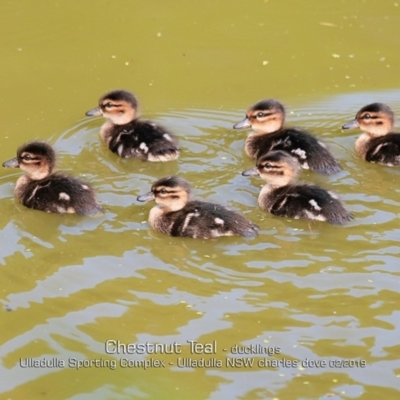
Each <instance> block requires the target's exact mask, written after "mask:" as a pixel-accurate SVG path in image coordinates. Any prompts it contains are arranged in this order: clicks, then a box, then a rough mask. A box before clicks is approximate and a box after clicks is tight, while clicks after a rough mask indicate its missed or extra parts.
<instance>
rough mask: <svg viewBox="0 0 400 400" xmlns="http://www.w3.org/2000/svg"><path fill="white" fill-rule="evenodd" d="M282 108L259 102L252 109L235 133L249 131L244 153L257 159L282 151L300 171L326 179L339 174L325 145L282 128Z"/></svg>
mask: <svg viewBox="0 0 400 400" xmlns="http://www.w3.org/2000/svg"><path fill="white" fill-rule="evenodd" d="M284 121H285V108H284V107H283V105H282V104H281V103H280V102H279V101H277V100H272V99H269V100H261V101H259V102H258V103H256V104H254V105H253V106H251V107H250V108H249V109H248V110H247V113H246V117H245V118H244V119H243V120H242V121H241V122H238V123H237V124H235V125H234V126H233V128H234V129H241V128H250V127H251V128H252V129H253V132H251V133H250V134H249V135H248V136H247V139H246V142H245V152H246V154H247V155H248V156H250V157H252V158H255V159H257V158H260V157H261V156H263V155H265V154H267V153H268V152H270V151H272V150H283V151H286V152H287V153H289V154H290V155H291V156H293V157H296V158H297V159H298V160H299V163H300V165H301V167H302V168H304V169H310V170H312V171H315V172H318V173H320V174H324V175H329V174H334V173H336V172H339V171H340V170H341V166H340V164H339V163H338V162H337V161H336V160H335V158H334V157H333V155H332V153H331V152H330V151H329V150H328V149H327V147H326V145H325V144H324V143H322V142H320V141H319V140H318V139H317V138H316V137H314V136H313V135H311V134H310V133H308V132H305V131H300V130H298V129H294V128H284V127H283V124H284Z"/></svg>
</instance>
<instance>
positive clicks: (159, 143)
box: [86, 90, 180, 161]
mask: <svg viewBox="0 0 400 400" xmlns="http://www.w3.org/2000/svg"><path fill="white" fill-rule="evenodd" d="M86 115H87V116H100V115H102V116H103V117H105V118H108V121H107V122H106V123H104V125H103V126H102V127H101V130H100V136H101V138H102V139H103V140H104V142H105V143H106V145H107V146H108V148H109V149H110V150H111V151H112V152H113V153H116V154H118V155H119V156H120V157H123V158H132V157H136V158H140V159H142V160H147V161H171V160H176V159H177V158H178V157H179V152H180V150H179V148H178V141H177V139H176V138H175V137H174V136H173V135H172V134H171V133H170V132H168V131H167V130H166V129H164V128H163V127H162V126H160V125H157V124H155V123H153V122H151V121H143V120H141V119H139V117H138V102H137V99H136V97H135V96H134V95H133V94H132V93H130V92H127V91H126V90H113V91H111V92H109V93H106V94H105V95H104V96H102V97H101V98H100V100H99V106H98V107H96V108H94V109H93V110H90V111H87V112H86Z"/></svg>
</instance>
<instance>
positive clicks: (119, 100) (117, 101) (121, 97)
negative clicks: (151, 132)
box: [86, 90, 138, 125]
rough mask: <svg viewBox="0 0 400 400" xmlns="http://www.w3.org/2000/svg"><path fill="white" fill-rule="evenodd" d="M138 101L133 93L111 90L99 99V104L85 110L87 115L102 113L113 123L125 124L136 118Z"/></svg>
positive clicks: (92, 115) (93, 115)
mask: <svg viewBox="0 0 400 400" xmlns="http://www.w3.org/2000/svg"><path fill="white" fill-rule="evenodd" d="M137 110H138V102H137V99H136V97H135V96H134V94H133V93H131V92H128V91H126V90H113V91H111V92H108V93H106V94H105V95H103V96H102V97H100V99H99V106H98V107H96V108H93V109H92V110H89V111H87V112H86V115H87V116H88V117H95V116H100V115H102V116H103V117H105V118H108V119H110V120H111V122H112V123H113V124H114V125H125V124H128V123H129V122H131V121H133V120H134V119H136V118H137V112H138V111H137Z"/></svg>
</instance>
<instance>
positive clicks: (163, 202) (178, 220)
mask: <svg viewBox="0 0 400 400" xmlns="http://www.w3.org/2000/svg"><path fill="white" fill-rule="evenodd" d="M137 200H138V201H149V200H154V201H155V202H156V203H157V206H156V207H153V208H152V209H151V210H150V215H149V223H150V225H151V227H152V228H153V229H155V230H158V231H160V232H162V233H166V234H168V235H171V236H185V237H191V238H199V239H212V238H216V237H218V236H233V235H238V236H255V235H256V234H257V230H258V227H257V226H256V225H254V224H253V223H252V222H250V221H248V220H247V219H246V218H244V217H243V216H242V215H240V214H238V213H237V212H235V211H231V210H228V209H227V208H225V207H224V206H221V205H219V204H212V203H206V202H204V201H198V200H192V199H191V188H190V185H189V183H188V182H186V181H185V180H184V179H182V178H179V177H177V176H168V177H166V178H162V179H160V180H158V181H157V182H156V183H154V185H153V186H152V187H151V191H150V192H149V193H147V194H144V195H142V196H139V197H138V198H137Z"/></svg>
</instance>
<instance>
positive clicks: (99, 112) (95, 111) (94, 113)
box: [85, 107, 103, 117]
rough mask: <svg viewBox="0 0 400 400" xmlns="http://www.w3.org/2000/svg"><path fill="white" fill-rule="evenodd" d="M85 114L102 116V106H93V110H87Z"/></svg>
mask: <svg viewBox="0 0 400 400" xmlns="http://www.w3.org/2000/svg"><path fill="white" fill-rule="evenodd" d="M85 115H87V116H88V117H100V116H101V115H103V114H102V112H101V109H100V107H96V108H93V110H89V111H86V112H85Z"/></svg>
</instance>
